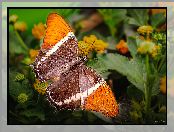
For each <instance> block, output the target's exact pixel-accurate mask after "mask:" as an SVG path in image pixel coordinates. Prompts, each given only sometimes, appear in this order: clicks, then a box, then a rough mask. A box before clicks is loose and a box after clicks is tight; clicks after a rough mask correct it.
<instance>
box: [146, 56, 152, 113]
mask: <svg viewBox="0 0 174 132" xmlns="http://www.w3.org/2000/svg"><path fill="white" fill-rule="evenodd" d="M146 72H147V79H146V87H145V111H146V112H148V111H149V108H150V105H151V87H150V85H149V75H150V67H149V55H148V54H147V55H146Z"/></svg>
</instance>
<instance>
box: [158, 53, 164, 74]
mask: <svg viewBox="0 0 174 132" xmlns="http://www.w3.org/2000/svg"><path fill="white" fill-rule="evenodd" d="M165 59H166V51H165V54H164V57H163V58H162V60H161V62H160V64H159V67H158V72H160V70H161V68H162V66H163V64H164V61H165Z"/></svg>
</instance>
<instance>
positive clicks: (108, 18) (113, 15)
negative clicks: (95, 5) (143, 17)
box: [98, 9, 127, 36]
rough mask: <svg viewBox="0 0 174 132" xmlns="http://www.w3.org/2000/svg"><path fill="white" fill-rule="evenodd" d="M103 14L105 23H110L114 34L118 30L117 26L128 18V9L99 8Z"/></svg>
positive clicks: (109, 25)
mask: <svg viewBox="0 0 174 132" xmlns="http://www.w3.org/2000/svg"><path fill="white" fill-rule="evenodd" d="M98 12H99V13H100V14H101V15H102V16H103V19H104V21H105V23H106V24H107V25H108V27H109V29H110V32H111V34H112V36H114V35H115V33H116V32H117V28H116V26H118V24H119V23H120V22H122V21H123V20H124V19H125V18H126V13H127V10H125V9H117V10H115V9H98Z"/></svg>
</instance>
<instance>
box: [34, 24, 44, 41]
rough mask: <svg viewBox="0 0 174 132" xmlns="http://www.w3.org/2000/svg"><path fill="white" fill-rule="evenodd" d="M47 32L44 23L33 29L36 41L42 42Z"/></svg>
mask: <svg viewBox="0 0 174 132" xmlns="http://www.w3.org/2000/svg"><path fill="white" fill-rule="evenodd" d="M45 30H46V26H45V25H44V24H43V23H39V24H38V25H36V24H35V25H34V27H33V29H32V34H33V36H34V37H35V38H36V39H38V40H40V39H42V38H43V37H44V34H45Z"/></svg>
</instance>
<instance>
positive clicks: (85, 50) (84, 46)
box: [78, 41, 93, 56]
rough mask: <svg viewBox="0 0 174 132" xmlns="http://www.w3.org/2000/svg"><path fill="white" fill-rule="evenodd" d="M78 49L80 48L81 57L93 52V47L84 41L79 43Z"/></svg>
mask: <svg viewBox="0 0 174 132" xmlns="http://www.w3.org/2000/svg"><path fill="white" fill-rule="evenodd" d="M78 48H79V52H80V55H83V56H86V55H88V54H89V53H90V52H91V51H92V49H93V45H92V44H89V43H86V42H84V41H79V42H78Z"/></svg>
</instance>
